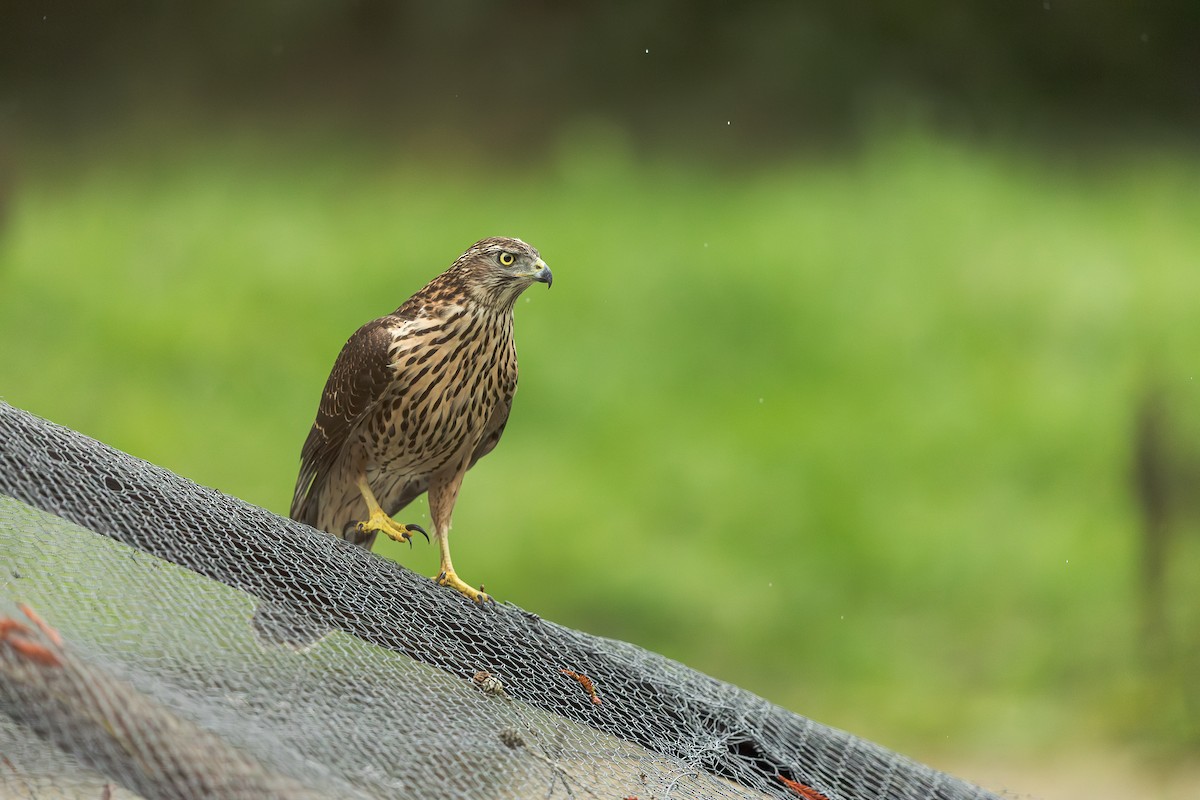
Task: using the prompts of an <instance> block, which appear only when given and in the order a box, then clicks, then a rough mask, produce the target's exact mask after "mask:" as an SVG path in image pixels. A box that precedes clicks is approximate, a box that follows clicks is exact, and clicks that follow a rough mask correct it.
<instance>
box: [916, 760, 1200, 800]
mask: <svg viewBox="0 0 1200 800" xmlns="http://www.w3.org/2000/svg"><path fill="white" fill-rule="evenodd" d="M938 768H939V769H943V770H945V771H947V772H950V773H951V774H954V775H957V776H958V777H960V778H964V779H966V780H969V781H971V782H972V783H975V784H978V785H979V786H983V787H985V788H987V789H990V790H991V791H993V792H996V793H997V794H999V795H1000V796H1001V797H1007V798H1013V799H1014V800H1018V799H1019V800H1092V799H1093V798H1110V797H1111V798H1125V797H1128V798H1137V800H1200V758H1197V759H1196V760H1194V761H1192V762H1191V763H1188V764H1178V763H1173V764H1169V765H1168V764H1163V765H1156V764H1154V763H1151V762H1148V761H1146V760H1145V759H1141V758H1139V757H1138V755H1137V754H1136V753H1129V752H1111V753H1102V752H1091V753H1077V754H1073V755H1069V756H1064V757H1056V758H1054V759H1053V760H1040V759H1033V758H1030V759H1027V760H1022V759H1018V760H1012V759H1004V760H997V761H992V762H988V761H987V760H985V759H982V758H969V759H962V758H961V757H959V758H957V759H956V758H953V757H951V758H948V759H946V760H944V761H942V762H941V763H939V764H938Z"/></svg>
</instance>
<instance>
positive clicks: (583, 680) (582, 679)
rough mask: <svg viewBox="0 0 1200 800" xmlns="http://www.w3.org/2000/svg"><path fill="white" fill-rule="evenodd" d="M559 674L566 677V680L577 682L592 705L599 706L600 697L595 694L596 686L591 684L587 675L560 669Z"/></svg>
mask: <svg viewBox="0 0 1200 800" xmlns="http://www.w3.org/2000/svg"><path fill="white" fill-rule="evenodd" d="M559 672H561V673H562V674H563V675H566V676H567V677H568V678H573V679H574V680H576V681H578V682H579V685H580V686H582V687H583V690H584V691H585V692H587V693H588V697H590V698H591V699H592V705H594V706H598V705H600V695H599V694H597V693H596V685H595V684H594V683H592V679H591V678H589V677H588V676H587V675H584V674H583V673H582V672H575V671H574V670H569V669H560V670H559Z"/></svg>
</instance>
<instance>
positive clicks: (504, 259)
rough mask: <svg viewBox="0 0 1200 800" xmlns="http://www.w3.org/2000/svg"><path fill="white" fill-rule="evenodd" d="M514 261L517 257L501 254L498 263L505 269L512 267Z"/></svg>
mask: <svg viewBox="0 0 1200 800" xmlns="http://www.w3.org/2000/svg"><path fill="white" fill-rule="evenodd" d="M516 260H517V257H516V256H514V255H513V254H512V253H501V254H500V263H501V264H502V265H504V266H506V267H511V266H512V265H513V262H514V261H516Z"/></svg>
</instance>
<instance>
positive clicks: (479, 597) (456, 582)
mask: <svg viewBox="0 0 1200 800" xmlns="http://www.w3.org/2000/svg"><path fill="white" fill-rule="evenodd" d="M433 581H434V583H436V584H437V585H438V586H449V587H450V588H451V589H454V590H455V591H456V592H458V593H459V594H461V595H462V596H463V597H466V598H467V599H468V600H470V601H471V602H473V603H478V604H479V605H481V606H482V605H485V604H487V603H492V604H493V605H494V604H495V603H496V601H495V600H494V599H493V598H492V596H491V595H489V594H486V593H485V592H484V591H483V586H482V585H481V586H480V587H479V588H478V589H476V588H475V587H473V586H471V585H469V584H467V583H466V582H464V581H463V579H462V578H460V577H458V575H457V573H455V572H454V570H449V571H442V572H441V573H440V574H439V575H438V576H437V577H436V578H434V579H433Z"/></svg>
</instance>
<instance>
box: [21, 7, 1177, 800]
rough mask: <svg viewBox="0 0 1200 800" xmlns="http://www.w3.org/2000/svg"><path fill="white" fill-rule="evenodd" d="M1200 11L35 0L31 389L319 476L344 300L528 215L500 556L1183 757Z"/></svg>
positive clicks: (569, 589)
mask: <svg viewBox="0 0 1200 800" xmlns="http://www.w3.org/2000/svg"><path fill="white" fill-rule="evenodd" d="M1198 21H1200V7H1196V6H1194V5H1193V4H1187V3H1182V2H1178V3H1160V4H1155V6H1154V7H1149V6H1137V7H1134V6H1130V7H1123V8H1118V7H1116V6H1115V5H1114V6H1113V7H1107V8H1104V9H1097V8H1094V7H1091V6H1090V5H1089V4H1085V3H1082V2H1070V3H1060V2H1057V1H1056V0H1054V1H1052V2H1044V3H1043V2H1041V0H1039V1H1038V2H1033V3H1018V4H1013V3H998V2H993V3H982V4H970V5H968V6H963V5H962V4H957V3H950V2H927V3H924V4H913V5H908V4H890V5H887V7H880V8H874V9H865V8H854V10H850V7H843V5H842V4H836V3H833V2H822V3H810V4H803V5H801V4H787V3H742V4H731V3H715V2H705V3H682V2H657V3H631V2H621V3H615V4H607V5H605V6H603V7H602V8H601V7H597V8H595V9H583V8H576V7H575V6H573V5H570V4H555V3H545V2H522V3H482V2H474V1H471V2H468V1H467V0H459V1H458V2H451V3H445V4H441V5H439V6H436V7H434V6H433V5H432V4H431V5H430V6H429V7H424V6H417V5H410V4H403V3H384V2H378V1H376V0H364V1H362V2H344V3H338V2H315V1H310V2H302V3H291V4H274V3H264V4H258V5H257V7H255V8H244V7H243V4H235V3H232V2H214V3H209V4H196V5H194V6H193V7H183V8H180V7H173V6H162V5H161V4H158V3H150V2H130V3H125V4H122V5H121V7H120V8H102V7H100V6H99V5H90V6H88V7H79V4H68V3H62V2H53V3H52V2H41V3H38V2H33V3H25V4H20V5H5V6H4V7H3V9H0V126H2V127H0V180H2V183H0V397H2V398H3V399H4V400H6V401H7V402H9V403H11V404H13V405H16V406H19V407H22V408H25V409H28V410H30V411H32V412H34V413H37V414H39V415H41V416H44V417H46V418H49V419H51V420H53V421H55V422H58V423H61V424H64V425H68V426H70V427H72V428H75V429H77V430H80V431H82V432H84V433H86V434H89V435H91V436H94V437H96V438H98V439H100V440H102V441H104V442H106V443H108V444H110V445H113V446H115V447H118V448H120V449H122V450H125V451H127V452H130V453H132V454H134V455H136V456H139V457H141V458H145V459H147V460H150V461H153V462H155V463H157V464H160V465H163V466H165V467H168V468H170V469H172V470H174V471H176V472H178V473H180V474H182V475H184V476H186V477H188V478H191V479H193V480H195V481H197V482H199V483H202V484H207V485H210V486H215V487H217V488H219V489H222V490H223V491H226V492H229V493H231V494H234V495H237V496H239V497H242V498H244V499H246V500H248V501H250V502H253V503H257V504H260V505H263V506H265V507H267V508H270V509H272V510H274V511H277V512H280V513H286V510H287V504H288V501H289V500H290V496H291V491H292V484H293V481H294V479H295V473H296V468H297V465H298V453H299V448H300V444H301V442H302V441H303V439H304V436H305V435H306V433H307V431H308V427H309V425H310V424H311V421H312V415H313V413H314V411H315V408H316V402H317V398H318V396H319V393H320V390H321V387H322V385H323V383H324V380H325V377H326V376H327V374H328V370H329V367H330V366H331V364H332V362H333V359H334V357H335V356H336V354H337V352H338V350H339V349H340V347H341V345H342V343H343V342H344V341H345V339H346V337H347V336H349V334H350V333H351V332H353V330H354V329H355V328H356V327H357V326H358V325H360V324H362V323H363V322H365V321H367V320H368V319H370V318H373V317H375V316H378V315H380V314H383V313H386V312H387V311H390V310H391V309H393V308H394V307H396V306H397V305H399V304H400V302H402V301H403V300H404V299H405V298H406V297H407V296H408V295H409V294H410V293H411V292H413V291H415V290H416V289H418V288H420V286H422V285H423V284H424V283H425V282H426V281H427V280H428V279H429V278H430V277H432V276H433V275H434V274H436V273H437V272H439V271H440V270H441V269H443V268H444V267H445V266H446V265H448V264H449V263H450V262H451V261H452V260H453V259H454V258H455V257H456V256H457V255H458V254H459V253H460V252H462V250H464V249H465V248H466V247H467V246H468V245H470V244H471V243H472V242H473V241H475V240H476V239H479V238H481V237H483V236H489V235H514V236H519V237H521V238H523V239H525V240H526V241H529V242H530V243H532V244H533V245H534V246H536V247H538V248H539V249H540V250H541V252H542V254H543V256H544V257H545V258H546V260H547V262H548V263H549V264H550V265H551V266H552V267H553V269H554V273H555V285H554V288H553V290H552V291H549V292H547V291H544V290H541V291H539V290H538V289H537V288H535V289H533V290H531V291H529V292H528V293H527V294H526V295H525V297H523V298H522V301H521V302H520V303H519V305H518V310H517V338H518V349H519V351H520V353H521V365H522V379H521V390H520V392H519V395H518V400H517V403H516V407H515V409H514V413H513V416H512V420H511V422H510V425H509V429H508V432H507V433H506V436H505V440H504V443H503V445H502V446H501V447H500V448H499V449H498V450H497V451H496V453H495V454H493V455H491V456H489V457H488V458H487V459H485V460H484V461H482V462H481V463H480V464H479V465H478V466H477V467H476V468H475V469H474V470H473V471H472V472H471V474H470V475H469V476H468V478H467V480H466V483H465V488H464V492H463V495H462V498H461V501H460V503H459V505H458V508H457V511H456V517H455V533H454V534H453V539H454V552H455V556H456V563H457V565H458V566H459V569H460V571H461V572H462V574H463V576H464V577H465V579H466V580H468V581H472V582H477V583H478V582H485V583H486V584H487V587H488V590H489V591H490V592H492V593H494V594H495V595H496V596H497V597H498V598H499V599H501V600H508V601H512V602H515V603H517V604H519V605H521V606H523V607H525V608H527V609H529V610H532V611H535V612H537V613H539V614H541V615H542V616H545V617H547V618H549V619H553V620H555V621H556V622H560V623H563V624H566V625H570V626H573V627H577V628H581V629H583V630H586V631H589V632H592V633H597V634H602V635H605V636H611V637H616V638H620V639H625V640H629V641H633V642H636V643H638V644H641V645H643V646H645V647H648V648H650V649H653V650H657V651H659V652H662V653H664V654H666V655H668V656H671V657H674V658H677V659H680V660H682V661H684V662H686V663H688V664H689V665H691V666H693V667H696V668H697V669H700V670H703V671H705V672H708V673H711V674H713V675H716V676H718V677H721V678H724V679H726V680H729V681H732V682H735V683H738V684H740V685H742V686H743V687H746V688H748V689H751V690H753V691H755V692H758V693H760V694H762V695H764V696H766V697H767V698H769V699H771V700H773V701H775V702H777V703H780V704H782V705H784V706H787V707H789V708H791V709H793V710H796V711H799V712H801V713H804V714H807V715H809V716H812V717H814V718H816V719H818V720H821V721H823V722H826V723H829V724H832V725H836V726H838V727H842V728H847V729H849V730H851V731H853V732H855V733H857V734H859V735H862V736H866V737H868V738H871V739H875V740H877V741H880V742H881V743H883V744H886V745H888V746H891V747H894V748H897V749H900V750H902V751H904V752H906V753H908V754H909V755H912V756H914V757H916V758H918V759H921V760H925V761H929V762H931V763H933V764H934V765H935V766H941V767H944V768H951V769H959V770H960V771H964V772H965V775H964V776H965V777H968V778H975V779H977V780H985V779H986V780H989V781H991V783H990V784H989V785H992V786H993V787H994V788H1005V786H1007V787H1008V788H1011V789H1015V790H1021V791H1023V792H1028V793H1031V794H1034V795H1040V796H1045V797H1050V796H1052V795H1053V796H1055V797H1058V796H1063V797H1070V796H1084V795H1083V794H1080V792H1082V791H1084V790H1083V789H1080V788H1079V787H1080V786H1081V785H1082V784H1080V783H1079V782H1078V781H1076V782H1075V783H1071V782H1070V781H1067V783H1066V784H1064V785H1065V788H1062V787H1059V786H1058V784H1055V783H1053V778H1054V777H1055V776H1054V775H1053V774H1052V772H1053V770H1051V773H1050V774H1042V773H1039V772H1035V771H1034V770H1035V768H1036V767H1037V765H1045V764H1048V765H1051V766H1052V767H1053V766H1055V765H1057V766H1061V765H1062V764H1065V763H1071V764H1077V763H1081V764H1083V765H1084V766H1083V767H1079V768H1077V770H1076V771H1077V772H1078V771H1084V772H1087V771H1089V769H1090V768H1089V767H1088V766H1087V765H1089V764H1090V765H1092V766H1095V767H1097V769H1095V770H1091V774H1092V776H1093V777H1095V776H1096V775H1101V774H1103V775H1108V774H1109V773H1108V772H1105V770H1106V769H1109V768H1111V765H1112V764H1114V763H1119V764H1124V765H1127V770H1126V772H1118V774H1117V777H1116V778H1114V780H1118V781H1119V780H1123V779H1125V778H1127V777H1129V776H1134V777H1135V778H1136V780H1137V781H1138V783H1139V787H1140V789H1144V790H1145V791H1144V792H1143V793H1142V794H1140V795H1139V796H1145V797H1152V796H1158V797H1175V796H1179V797H1183V796H1185V794H1184V792H1190V791H1191V790H1192V789H1194V788H1195V787H1196V786H1197V785H1200V781H1197V782H1195V783H1188V784H1187V787H1188V788H1182V789H1181V788H1180V786H1181V784H1180V783H1179V782H1178V781H1175V779H1174V778H1173V777H1172V776H1178V775H1180V774H1190V775H1192V776H1193V777H1194V776H1196V775H1197V774H1198V772H1200V768H1198V767H1197V765H1196V761H1195V753H1196V750H1197V746H1198V745H1200V686H1198V685H1197V681H1196V679H1195V675H1197V674H1200V600H1198V599H1197V598H1198V595H1197V589H1196V587H1197V586H1198V585H1200V536H1198V535H1197V533H1198V531H1200V524H1198V521H1197V520H1198V517H1200V509H1198V506H1197V503H1196V501H1195V499H1194V495H1195V492H1194V488H1193V487H1195V486H1196V484H1197V481H1198V480H1200V420H1198V419H1197V411H1198V409H1200V404H1198V401H1200V391H1198V390H1197V387H1196V380H1195V376H1196V371H1197V370H1196V366H1197V354H1198V353H1200V322H1198V319H1200V317H1198V315H1197V297H1198V296H1200V270H1198V264H1197V257H1198V254H1200V152H1198V151H1197V149H1196V147H1195V142H1196V136H1197V134H1198V133H1200V91H1198V89H1197V84H1196V81H1195V76H1196V75H1197V74H1200V49H1198V48H1196V47H1194V43H1195V41H1196V33H1197V24H1196V23H1197V22H1198ZM403 516H404V519H405V520H410V519H411V520H413V521H421V520H424V519H426V518H427V514H426V509H425V505H424V500H421V501H419V502H418V503H417V504H416V506H415V507H414V509H413V513H406V514H404V515H403ZM389 544H390V543H389ZM378 550H379V552H381V553H383V554H384V555H387V556H395V557H397V558H398V559H399V560H401V561H402V563H404V564H405V565H407V566H409V567H411V568H413V569H415V570H418V571H420V572H422V573H425V574H431V573H432V572H433V571H434V570H435V568H436V554H435V550H434V548H429V547H418V548H417V549H415V550H413V551H412V552H411V553H410V552H408V550H407V549H404V550H399V549H396V548H392V547H390V546H389V545H388V544H384V545H381V546H380V547H379V548H378ZM1006 765H1015V766H1011V767H1006ZM1101 766H1102V767H1103V769H1101V768H1099V767H1101ZM972 770H974V771H972ZM1189 770H1191V772H1189ZM1106 780H1107V778H1106ZM997 782H1001V783H1002V784H1003V785H997ZM1108 788H1110V789H1111V788H1112V787H1111V786H1109V787H1108ZM1056 792H1061V793H1056ZM1175 792H1180V793H1179V794H1175ZM1187 796H1192V795H1190V794H1188V795H1187Z"/></svg>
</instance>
